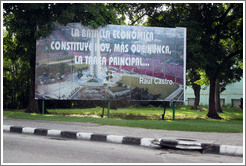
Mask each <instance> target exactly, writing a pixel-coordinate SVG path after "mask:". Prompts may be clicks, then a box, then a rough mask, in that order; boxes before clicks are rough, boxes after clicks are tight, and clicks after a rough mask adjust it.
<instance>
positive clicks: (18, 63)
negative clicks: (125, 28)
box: [3, 3, 243, 118]
mask: <svg viewBox="0 0 246 166" xmlns="http://www.w3.org/2000/svg"><path fill="white" fill-rule="evenodd" d="M3 9H4V11H3V18H4V24H3V25H4V27H5V28H6V32H5V36H4V48H3V49H4V57H3V69H4V72H3V73H4V76H6V77H4V99H5V100H6V101H7V102H6V103H5V106H6V107H7V106H8V105H9V106H13V107H18V106H17V105H21V106H20V107H23V108H24V107H27V111H28V112H40V110H41V109H40V106H41V103H40V101H36V100H34V98H35V96H34V94H35V93H34V87H35V86H34V82H35V58H36V57H35V47H36V39H38V38H40V37H45V36H47V35H48V34H50V33H51V32H52V30H53V23H54V22H58V23H60V24H63V25H66V24H67V23H70V22H79V23H81V24H83V25H88V26H92V27H93V28H97V27H98V26H105V25H107V24H126V18H128V19H129V24H130V25H138V24H142V25H148V26H159V27H186V28H187V74H188V77H187V78H189V79H188V81H189V82H188V83H187V84H188V85H189V84H190V85H192V86H193V88H194V89H197V90H199V91H200V87H199V85H197V84H196V82H197V81H198V80H200V78H201V76H200V73H201V72H204V73H205V74H206V76H207V77H208V78H209V81H210V97H209V98H210V100H209V112H208V117H211V118H220V117H219V115H218V114H217V112H216V110H215V106H214V105H215V99H214V96H215V94H214V93H215V82H216V80H219V83H220V85H221V86H220V87H221V91H222V90H223V88H224V87H225V85H226V84H228V83H231V82H235V81H237V80H240V79H241V77H242V74H243V4H242V3H169V4H162V3H111V4H104V3H4V4H3ZM145 17H147V18H148V20H147V22H145V19H144V18H145ZM28 87H29V88H28ZM27 92H29V94H27ZM197 95H198V96H199V94H197ZM23 98H25V100H22V99H23ZM27 98H29V99H28V100H27ZM21 102H24V103H25V104H23V103H22V104H21Z"/></svg>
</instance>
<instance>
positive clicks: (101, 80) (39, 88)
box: [35, 23, 186, 101]
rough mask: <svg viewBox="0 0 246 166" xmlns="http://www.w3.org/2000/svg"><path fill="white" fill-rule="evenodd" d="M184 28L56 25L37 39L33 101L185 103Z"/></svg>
mask: <svg viewBox="0 0 246 166" xmlns="http://www.w3.org/2000/svg"><path fill="white" fill-rule="evenodd" d="M185 41H186V29H185V28H162V27H144V26H126V25H107V26H105V27H100V28H97V29H93V28H90V27H86V26H83V25H81V24H79V23H70V24H67V25H66V26H62V25H59V24H55V30H54V31H53V32H52V33H51V35H49V36H48V37H46V38H41V39H39V40H37V43H36V83H35V97H36V99H47V100H48V99H55V100H151V101H153V100H155V101H183V100H184V87H185V59H186V53H185V49H186V45H185V44H186V42H185Z"/></svg>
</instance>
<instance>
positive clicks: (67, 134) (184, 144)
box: [3, 125, 243, 156]
mask: <svg viewBox="0 0 246 166" xmlns="http://www.w3.org/2000/svg"><path fill="white" fill-rule="evenodd" d="M3 131H5V132H13V133H22V134H33V135H38V136H56V137H62V138H68V139H77V140H89V141H101V142H110V143H118V144H127V145H138V146H144V147H152V148H153V147H164V148H174V149H183V150H201V151H202V152H203V153H212V154H222V155H232V156H243V147H241V146H230V145H219V144H213V143H201V142H197V141H196V140H186V139H154V138H139V137H129V136H119V135H107V134H96V133H82V132H74V131H61V130H50V129H41V128H32V127H20V126H12V125H3Z"/></svg>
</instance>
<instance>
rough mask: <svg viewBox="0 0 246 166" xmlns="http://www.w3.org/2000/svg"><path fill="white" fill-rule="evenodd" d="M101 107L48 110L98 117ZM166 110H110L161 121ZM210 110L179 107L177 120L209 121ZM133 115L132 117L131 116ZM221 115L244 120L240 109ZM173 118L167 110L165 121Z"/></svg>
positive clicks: (146, 108) (120, 113)
mask: <svg viewBox="0 0 246 166" xmlns="http://www.w3.org/2000/svg"><path fill="white" fill-rule="evenodd" d="M102 110H103V109H102V108H101V107H95V108H86V109H74V108H73V109H48V112H50V113H51V114H58V115H68V114H74V115H77V114H78V115H79V114H81V115H97V116H100V115H101V114H102ZM107 112H108V110H107V108H105V109H104V116H107ZM163 112H164V109H163V108H162V107H129V108H119V109H117V110H115V109H110V116H112V117H118V118H120V117H121V116H122V118H124V117H126V115H129V117H130V118H131V117H133V116H135V117H136V116H140V118H142V117H141V116H148V117H150V116H153V118H151V117H150V118H149V119H157V117H158V118H159V119H160V118H161V116H162V114H163ZM207 113H208V109H207V108H206V107H200V108H199V109H195V110H192V109H190V107H188V106H182V107H177V108H176V111H175V119H207V116H206V115H207ZM131 115H132V116H131ZM219 115H220V116H221V117H222V118H223V119H225V120H243V112H242V111H240V110H238V109H226V108H225V109H223V113H219ZM172 117H173V109H172V108H167V109H166V113H165V119H172Z"/></svg>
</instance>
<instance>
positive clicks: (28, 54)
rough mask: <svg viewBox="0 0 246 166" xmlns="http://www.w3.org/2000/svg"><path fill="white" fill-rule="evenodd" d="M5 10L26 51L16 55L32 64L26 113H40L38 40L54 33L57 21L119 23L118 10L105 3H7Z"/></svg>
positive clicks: (8, 25)
mask: <svg viewBox="0 0 246 166" xmlns="http://www.w3.org/2000/svg"><path fill="white" fill-rule="evenodd" d="M3 9H4V26H5V27H6V30H7V31H8V33H9V34H10V35H14V36H15V40H16V41H17V42H18V45H19V47H23V48H24V50H25V52H23V53H21V54H16V55H18V56H22V57H24V58H26V59H27V60H28V61H29V65H30V78H31V80H30V94H29V104H28V107H27V109H26V112H37V113H40V112H41V101H40V100H39V101H38V100H35V93H34V91H35V89H34V88H35V58H36V57H35V47H36V39H38V38H40V37H45V36H47V35H48V34H49V33H51V31H52V30H53V23H54V22H58V23H60V24H63V25H66V24H67V23H69V22H80V23H81V24H83V25H90V26H92V27H93V28H96V27H98V26H104V25H106V24H111V23H115V22H116V21H115V18H116V15H115V13H114V12H113V11H112V10H110V8H107V6H106V5H105V4H103V3H99V4H97V3H93V4H88V3H76V4H74V3H69V4H68V3H66V4H65V3H4V4H3ZM4 45H5V43H4ZM11 58H12V57H11Z"/></svg>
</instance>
